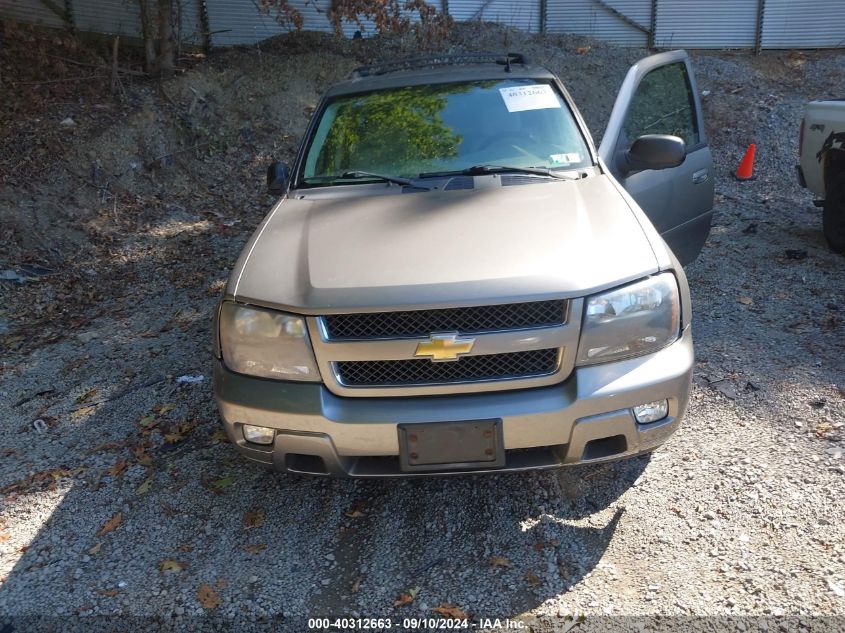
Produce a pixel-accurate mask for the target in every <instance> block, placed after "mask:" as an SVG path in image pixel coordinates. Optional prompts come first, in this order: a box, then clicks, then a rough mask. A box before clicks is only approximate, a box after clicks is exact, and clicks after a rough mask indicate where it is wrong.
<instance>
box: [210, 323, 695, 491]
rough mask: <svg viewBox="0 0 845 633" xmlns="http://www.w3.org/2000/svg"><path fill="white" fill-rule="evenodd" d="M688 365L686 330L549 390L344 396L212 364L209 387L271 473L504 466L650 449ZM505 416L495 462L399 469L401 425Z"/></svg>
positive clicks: (667, 423) (676, 409)
mask: <svg viewBox="0 0 845 633" xmlns="http://www.w3.org/2000/svg"><path fill="white" fill-rule="evenodd" d="M692 368H693V346H692V333H691V330H690V328H689V327H688V328H687V329H686V330H684V332H683V335H682V336H681V338H680V339H679V340H678V341H676V342H675V343H673V344H672V345H670V346H669V347H667V348H665V349H663V350H661V351H659V352H656V353H654V354H649V355H647V356H642V357H640V358H633V359H630V360H625V361H619V362H613V363H605V364H602V365H595V366H592V367H579V368H577V369H575V370H574V371H573V372H572V374H571V375H570V376H569V378H567V379H566V380H565V381H564V382H562V383H560V384H556V385H551V386H548V387H539V388H534V389H522V390H514V391H497V392H488V393H472V394H456V395H445V396H419V397H409V398H347V397H339V396H336V395H334V394H333V393H331V392H330V391H329V390H328V389H326V388H325V387H324V386H323V385H321V384H316V383H296V382H279V381H274V380H266V379H261V378H253V377H249V376H243V375H240V374H235V373H233V372H231V371H229V370H228V369H226V367H225V366H224V365H223V364H222V362H220V361H217V362H216V365H215V370H214V392H215V397H216V399H217V404H218V406H219V409H220V414H221V417H222V419H223V424H224V426H225V428H226V432H227V434H228V436H229V439H230V440H231V441H232V442H233V443H234V445H235V447H236V448H237V450H238V451H239V452H240V453H241V454H243V455H244V456H245V457H247V458H249V459H251V460H254V461H257V462H261V463H264V464H267V465H269V466H273V467H274V468H275V469H276V470H280V471H286V472H296V473H307V474H315V475H333V476H350V477H389V476H417V475H425V474H427V475H431V474H458V473H468V472H470V473H479V472H501V471H515V470H530V469H536V468H553V467H557V466H562V465H566V464H576V463H584V462H600V461H608V460H613V459H618V458H621V457H631V456H634V455H637V454H640V453H646V452H649V451H652V450H654V449H655V448H656V447H658V446H659V445H660V444H662V443H663V442H665V441H666V440H667V439H668V438H669V436H670V435H671V434H672V433H673V432H674V431H675V430H676V429H677V428H678V426H679V425H680V423H681V418H682V417H683V414H684V412H685V410H686V406H687V402H688V400H689V391H690V382H691V378H692ZM664 398H665V399H667V400H668V401H669V415H668V416H667V417H666V418H664V419H663V420H660V421H658V422H654V423H652V424H645V425H643V424H638V423H637V422H636V420H635V419H634V417H633V414H632V412H631V408H632V407H634V406H637V405H640V404H644V403H647V402H653V401H655V400H662V399H664ZM491 418H497V419H501V420H502V432H503V444H504V448H505V464H504V466H503V467H501V468H495V469H489V468H487V469H485V468H480V469H479V468H473V469H471V470H466V469H458V470H451V469H449V470H444V471H433V472H432V471H429V472H412V473H411V472H404V471H402V470H401V468H400V463H399V430H398V425H399V424H413V423H424V422H447V421H449V422H454V421H461V420H480V419H491ZM244 424H252V425H256V426H264V427H270V428H274V429H276V430H277V432H276V435H275V440H274V442H273V444H272V445H270V446H261V445H257V444H252V443H250V442H247V441H246V440H244V437H243V431H242V426H243V425H244Z"/></svg>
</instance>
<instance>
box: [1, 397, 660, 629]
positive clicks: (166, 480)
mask: <svg viewBox="0 0 845 633" xmlns="http://www.w3.org/2000/svg"><path fill="white" fill-rule="evenodd" d="M203 400H204V398H203ZM206 404H207V403H206ZM193 406H196V403H193ZM203 406H204V405H203ZM116 413H117V412H116V411H115V410H112V411H110V412H109V411H108V410H107V409H103V411H102V412H99V413H98V414H95V416H96V415H102V416H104V417H103V419H102V420H100V422H99V424H102V423H105V422H107V421H108V420H111V419H113V418H114V416H115V415H116ZM91 424H92V425H96V424H98V422H97V421H96V420H92V421H91ZM89 429H90V427H89ZM214 430H216V422H215V421H214V420H208V421H206V422H203V423H202V424H201V425H200V426H199V427H197V428H195V429H194V431H193V433H194V434H195V436H194V438H195V439H193V440H186V441H185V442H183V443H181V446H180V447H179V448H176V449H173V450H169V451H165V452H160V453H159V454H158V455H157V457H156V459H155V472H154V474H153V476H152V481H151V482H150V484H149V485H146V484H145V482H146V481H147V477H148V473H149V472H151V471H147V472H145V471H144V470H143V469H141V468H140V467H139V466H138V465H137V464H136V465H135V466H134V467H131V468H129V469H128V470H127V471H126V472H123V473H121V474H119V475H117V476H111V475H109V474H105V475H103V476H102V477H93V474H94V471H95V470H96V469H95V468H93V467H92V468H90V470H89V474H91V475H92V477H87V478H86V477H85V476H84V475H77V476H76V478H75V479H73V480H68V479H64V480H63V481H64V482H68V481H72V482H73V483H72V484H70V486H69V487H68V488H67V489H65V490H64V491H63V486H62V485H61V484H60V485H59V487H58V489H55V486H49V485H48V486H47V489H48V490H49V489H50V488H53V490H52V492H50V493H49V494H45V491H44V490H42V491H41V492H39V493H38V494H32V493H29V494H27V493H24V494H21V495H20V496H14V495H12V496H11V497H8V496H7V497H6V498H5V499H4V503H3V508H2V510H3V515H4V516H5V517H7V521H11V522H14V521H15V520H16V517H17V518H18V519H20V520H22V521H23V520H26V522H27V524H28V525H30V526H32V527H33V528H35V527H36V526H37V530H34V531H33V532H30V533H29V534H28V535H21V536H23V537H24V538H25V539H26V540H25V541H23V542H15V543H4V545H8V546H9V547H10V548H13V549H14V550H15V558H16V562H15V564H14V567H13V569H12V570H11V571H10V572H9V573H8V575H7V576H6V578H5V579H4V580H3V583H2V586H0V605H2V606H1V607H0V617H3V618H8V617H11V618H13V619H12V620H11V626H12V627H13V628H11V629H8V628H7V629H4V630H7V631H14V630H26V624H25V622H26V620H23V619H21V616H30V617H32V616H36V617H41V618H44V617H46V618H48V622H49V618H53V617H57V618H72V619H74V620H75V619H77V618H80V617H81V618H82V619H81V620H80V621H81V622H85V621H86V620H85V618H88V619H89V620H88V621H89V622H90V623H91V624H95V623H101V624H105V623H106V622H107V621H109V618H100V617H98V616H110V617H120V618H126V617H136V616H140V617H143V618H151V617H152V618H156V619H157V622H159V624H161V623H171V624H173V625H177V626H178V624H179V622H183V623H184V622H185V621H186V620H187V619H189V618H197V617H208V616H214V617H223V618H239V619H240V618H246V619H247V620H258V621H264V622H272V623H275V624H281V623H283V622H287V623H288V624H290V625H291V626H294V628H295V629H296V630H305V624H304V622H305V620H304V618H306V617H313V616H318V615H321V616H326V615H333V616H344V615H352V614H355V613H357V614H359V616H361V617H371V616H372V617H376V616H380V617H387V616H391V617H393V618H394V619H396V618H401V617H404V616H409V615H410V616H414V615H416V616H420V615H426V616H429V617H431V616H435V617H436V615H437V614H436V613H433V612H432V609H434V608H436V607H441V606H443V605H455V606H457V607H458V608H459V609H460V610H461V612H463V613H466V614H467V615H470V616H475V617H496V616H498V617H504V616H516V615H519V614H521V613H524V612H525V611H528V610H530V609H532V608H534V607H536V606H537V605H539V604H541V603H542V602H543V601H544V600H546V599H548V598H552V597H554V596H557V595H559V594H562V593H565V592H566V591H567V590H568V589H569V588H571V587H572V586H573V585H575V584H576V583H578V582H579V580H581V579H582V578H583V577H584V575H585V574H587V573H589V572H590V571H591V570H592V569H594V568H595V566H596V565H597V564H598V562H599V561H600V560H601V558H602V556H603V554H604V552H605V550H606V549H607V547H608V546H609V544H610V542H611V540H612V539H613V535H614V532H615V530H616V527H617V524H618V523H619V521H620V520H622V519H623V516H624V508H623V507H622V506H621V505H619V504H618V503H617V502H618V500H619V497H620V496H621V495H622V494H624V492H625V491H626V490H627V489H628V488H629V487H630V486H631V484H632V483H633V482H634V481H635V480H636V479H637V477H638V476H639V474H640V473H641V472H642V470H643V469H644V468H645V466H646V464H647V458H638V459H634V460H630V461H627V462H620V463H619V464H610V465H605V466H594V467H587V468H584V467H579V468H575V469H567V470H563V471H554V472H542V473H527V474H522V475H498V476H483V477H455V478H431V479H425V480H386V481H356V480H332V479H317V478H307V477H298V476H286V475H280V474H277V473H273V472H271V471H268V470H266V469H265V468H263V467H261V466H257V465H254V464H251V463H249V462H247V461H245V460H243V459H241V458H239V457H238V456H237V455H235V453H234V451H233V450H232V449H231V447H230V446H229V445H228V444H224V443H214V442H211V441H209V440H208V438H209V437H210V436H211V435H212V434H213V432H214ZM79 433H80V439H81V440H82V438H83V435H82V434H83V433H84V431H83V430H82V429H80V430H79ZM83 443H84V440H83ZM80 448H81V447H80ZM112 460H114V455H113V454H112V455H109V456H108V461H109V462H111V461H112ZM103 463H104V462H103ZM69 465H70V464H68V466H69ZM92 466H93V464H92ZM100 472H102V471H100ZM65 485H67V484H65ZM145 486H146V487H145ZM33 514H36V515H38V517H37V519H36V520H33V518H34V517H33V516H32V515H33ZM116 517H119V518H116ZM4 549H6V548H4ZM7 553H9V552H7ZM7 560H8V558H7ZM94 616H97V617H94ZM15 622H17V623H18V624H20V625H21V627H19V628H16V626H15ZM56 622H57V623H58V622H59V620H57V621H56ZM136 624H140V622H137V623H136ZM300 624H302V626H300ZM278 630H287V629H285V628H279V629H278ZM291 630H293V629H291Z"/></svg>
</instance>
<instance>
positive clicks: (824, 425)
mask: <svg viewBox="0 0 845 633" xmlns="http://www.w3.org/2000/svg"><path fill="white" fill-rule="evenodd" d="M831 431H833V425H832V424H831V423H830V422H826V421H822V422H819V423H818V424H817V425H816V437H820V438H821V437H827V435H828V433H830V432H831Z"/></svg>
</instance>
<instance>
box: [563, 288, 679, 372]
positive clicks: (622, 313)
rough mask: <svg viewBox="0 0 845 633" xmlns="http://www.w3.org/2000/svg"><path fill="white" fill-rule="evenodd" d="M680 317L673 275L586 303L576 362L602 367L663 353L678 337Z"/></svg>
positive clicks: (609, 293)
mask: <svg viewBox="0 0 845 633" xmlns="http://www.w3.org/2000/svg"><path fill="white" fill-rule="evenodd" d="M680 315H681V301H680V297H679V293H678V282H677V280H676V279H675V275H673V274H672V273H662V274H660V275H655V276H654V277H649V278H648V279H643V280H642V281H638V282H636V283H633V284H629V285H627V286H624V287H622V288H617V289H615V290H610V291H609V292H603V293H601V294H596V295H593V296H591V297H588V298H587V305H586V307H585V310H584V320H583V323H582V325H581V342H580V344H579V346H578V361H577V362H578V364H579V365H590V364H593V363H603V362H607V361H610V360H619V359H622V358H630V357H632V356H640V355H641V354H648V353H649V352H654V351H657V350H659V349H660V348H662V347H666V346H667V345H669V344H670V343H672V342H674V341H675V340H677V338H678V336H679V334H680V325H681V317H680Z"/></svg>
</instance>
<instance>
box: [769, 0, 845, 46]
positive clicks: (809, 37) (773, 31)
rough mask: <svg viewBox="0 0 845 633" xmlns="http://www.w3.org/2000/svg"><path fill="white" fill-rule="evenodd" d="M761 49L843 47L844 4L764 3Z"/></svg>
mask: <svg viewBox="0 0 845 633" xmlns="http://www.w3.org/2000/svg"><path fill="white" fill-rule="evenodd" d="M761 44H762V47H763V48H803V47H808V48H828V47H841V46H845V0H766V11H765V13H764V14H763V37H762V39H761Z"/></svg>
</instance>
